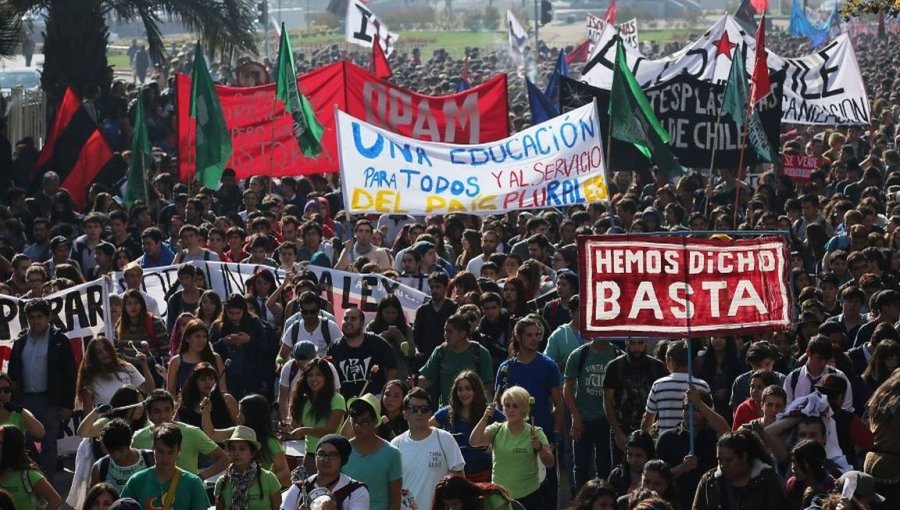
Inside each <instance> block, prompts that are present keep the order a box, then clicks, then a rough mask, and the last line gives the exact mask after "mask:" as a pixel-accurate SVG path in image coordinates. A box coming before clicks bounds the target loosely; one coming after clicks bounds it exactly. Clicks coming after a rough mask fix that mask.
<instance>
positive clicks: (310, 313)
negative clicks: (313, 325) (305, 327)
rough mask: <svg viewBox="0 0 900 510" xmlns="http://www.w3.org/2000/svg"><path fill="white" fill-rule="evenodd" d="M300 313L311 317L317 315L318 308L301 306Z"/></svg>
mask: <svg viewBox="0 0 900 510" xmlns="http://www.w3.org/2000/svg"><path fill="white" fill-rule="evenodd" d="M300 315H303V316H305V317H313V316H316V315H319V311H318V310H304V309H302V308H301V309H300Z"/></svg>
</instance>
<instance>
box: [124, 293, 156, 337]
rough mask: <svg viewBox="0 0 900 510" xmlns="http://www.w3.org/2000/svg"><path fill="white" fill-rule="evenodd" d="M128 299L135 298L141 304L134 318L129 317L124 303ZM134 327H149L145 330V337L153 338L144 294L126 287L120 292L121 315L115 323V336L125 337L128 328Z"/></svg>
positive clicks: (126, 302) (151, 324)
mask: <svg viewBox="0 0 900 510" xmlns="http://www.w3.org/2000/svg"><path fill="white" fill-rule="evenodd" d="M129 299H134V300H137V302H138V303H139V304H140V306H141V309H140V311H139V312H138V316H137V317H136V318H131V316H129V315H128V311H127V307H126V305H127V304H128V300H129ZM148 323H149V326H148ZM134 328H144V329H148V328H149V330H148V331H146V333H147V338H148V339H152V338H155V334H154V333H153V323H152V322H151V316H150V313H149V312H148V311H147V301H145V300H144V295H143V294H141V291H139V290H137V289H128V290H126V291H125V292H124V293H123V294H122V316H121V317H120V318H119V323H118V324H116V336H118V337H119V340H121V339H122V338H124V337H125V333H126V332H127V331H128V330H130V329H134Z"/></svg>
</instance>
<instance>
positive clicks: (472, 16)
mask: <svg viewBox="0 0 900 510" xmlns="http://www.w3.org/2000/svg"><path fill="white" fill-rule="evenodd" d="M481 21H482V20H481V13H480V12H479V11H467V12H466V13H465V15H463V28H465V29H466V30H468V31H469V32H479V31H480V30H481Z"/></svg>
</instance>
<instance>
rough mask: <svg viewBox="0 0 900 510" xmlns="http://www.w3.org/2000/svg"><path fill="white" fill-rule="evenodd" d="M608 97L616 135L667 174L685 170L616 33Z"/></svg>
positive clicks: (613, 129) (675, 173) (678, 173)
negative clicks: (610, 86)
mask: <svg viewBox="0 0 900 510" xmlns="http://www.w3.org/2000/svg"><path fill="white" fill-rule="evenodd" d="M609 99H610V100H609V119H610V123H611V124H612V136H613V138H615V139H617V140H622V141H623V142H628V143H631V144H633V145H634V146H635V147H636V148H637V149H638V150H639V151H641V153H642V154H643V155H644V156H646V157H647V158H648V159H650V160H652V161H653V162H654V163H656V165H657V166H659V167H660V169H661V170H662V171H663V172H664V173H666V174H667V175H670V176H672V175H680V174H684V168H683V167H682V166H681V165H680V164H679V163H678V160H677V159H676V158H675V155H674V154H672V150H671V149H670V148H669V146H668V143H669V133H668V132H667V131H666V130H665V128H663V127H662V124H660V123H659V119H657V118H656V114H655V113H653V108H651V107H650V102H649V101H647V96H646V95H644V91H643V90H641V87H640V85H638V82H637V79H635V77H634V74H633V73H632V72H631V69H629V67H628V62H627V61H626V59H625V46H624V44H623V43H622V38H621V37H619V36H616V63H615V66H614V67H613V82H612V91H611V93H610V98H609Z"/></svg>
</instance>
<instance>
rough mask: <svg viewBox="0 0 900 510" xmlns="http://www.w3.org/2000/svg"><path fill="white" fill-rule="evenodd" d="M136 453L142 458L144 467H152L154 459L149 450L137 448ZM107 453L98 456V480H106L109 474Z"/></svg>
mask: <svg viewBox="0 0 900 510" xmlns="http://www.w3.org/2000/svg"><path fill="white" fill-rule="evenodd" d="M138 453H139V454H141V459H143V460H144V466H145V467H153V465H154V464H155V463H156V461H155V460H154V458H153V452H152V451H150V450H138ZM109 463H110V460H109V455H104V456H103V457H101V458H100V464H99V465H98V466H97V469H99V470H100V481H101V482H103V481H106V476H107V475H108V474H109Z"/></svg>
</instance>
